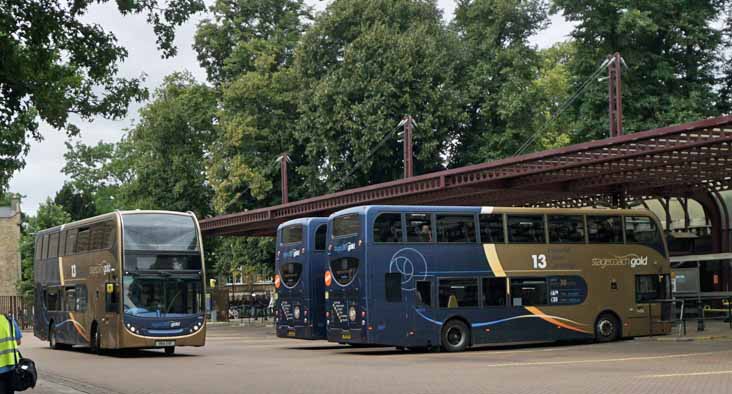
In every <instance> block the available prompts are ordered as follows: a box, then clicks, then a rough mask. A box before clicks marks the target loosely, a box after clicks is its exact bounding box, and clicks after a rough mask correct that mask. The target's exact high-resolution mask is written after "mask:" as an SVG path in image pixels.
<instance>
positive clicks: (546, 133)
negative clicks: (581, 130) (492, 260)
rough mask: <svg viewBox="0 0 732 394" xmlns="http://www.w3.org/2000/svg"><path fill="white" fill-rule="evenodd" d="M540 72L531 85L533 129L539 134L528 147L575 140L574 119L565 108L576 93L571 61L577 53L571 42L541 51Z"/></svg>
mask: <svg viewBox="0 0 732 394" xmlns="http://www.w3.org/2000/svg"><path fill="white" fill-rule="evenodd" d="M538 56H539V69H538V75H537V77H536V79H535V80H533V81H532V84H531V90H530V91H531V97H532V102H534V103H535V107H534V109H535V113H534V118H533V122H532V125H531V128H530V131H531V132H532V133H535V134H536V136H537V137H536V139H535V140H534V141H535V142H534V143H533V144H531V145H530V146H528V147H527V149H526V150H527V151H531V148H536V149H538V150H542V149H552V148H559V147H562V146H566V145H569V144H571V143H572V135H571V134H570V131H571V130H573V129H574V128H575V127H576V126H575V122H576V120H575V118H574V117H573V116H571V115H572V114H571V113H567V112H565V111H563V110H564V108H568V107H565V106H566V105H567V103H569V99H570V98H571V97H572V95H573V93H574V92H573V90H572V89H573V86H572V74H571V72H570V70H569V63H570V62H571V61H572V59H573V58H574V56H575V50H574V43H573V42H572V41H566V42H560V43H557V44H555V45H553V46H552V47H550V48H547V49H543V50H541V51H539V53H538Z"/></svg>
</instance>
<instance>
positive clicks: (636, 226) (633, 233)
mask: <svg viewBox="0 0 732 394" xmlns="http://www.w3.org/2000/svg"><path fill="white" fill-rule="evenodd" d="M625 240H626V241H627V243H629V244H630V243H633V244H640V245H645V246H648V247H650V248H653V249H655V250H657V251H658V252H660V253H661V254H663V253H664V250H663V241H661V234H660V232H659V229H658V226H656V222H655V221H654V220H653V219H651V218H650V217H648V216H626V217H625Z"/></svg>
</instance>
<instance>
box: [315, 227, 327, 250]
mask: <svg viewBox="0 0 732 394" xmlns="http://www.w3.org/2000/svg"><path fill="white" fill-rule="evenodd" d="M327 230H328V227H327V226H326V225H325V224H321V225H320V226H318V228H317V229H315V250H318V251H324V250H325V244H326V242H325V238H326V237H325V234H326V232H327Z"/></svg>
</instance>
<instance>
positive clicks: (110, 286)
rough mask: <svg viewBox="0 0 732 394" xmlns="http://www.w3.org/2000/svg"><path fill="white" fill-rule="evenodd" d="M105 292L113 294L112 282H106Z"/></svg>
mask: <svg viewBox="0 0 732 394" xmlns="http://www.w3.org/2000/svg"><path fill="white" fill-rule="evenodd" d="M107 294H114V283H107Z"/></svg>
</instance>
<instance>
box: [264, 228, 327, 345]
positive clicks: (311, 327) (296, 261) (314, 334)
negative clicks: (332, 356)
mask: <svg viewBox="0 0 732 394" xmlns="http://www.w3.org/2000/svg"><path fill="white" fill-rule="evenodd" d="M327 224H328V219H327V218H302V219H295V220H290V221H288V222H285V223H283V224H281V225H280V226H279V227H278V229H277V254H276V256H275V272H276V274H275V291H276V293H275V297H276V302H275V306H276V311H275V324H276V327H277V328H276V330H277V336H278V337H281V338H299V339H325V310H324V305H323V297H324V286H323V272H324V271H325V266H326V261H327V255H326V250H325V245H326V229H327Z"/></svg>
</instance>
